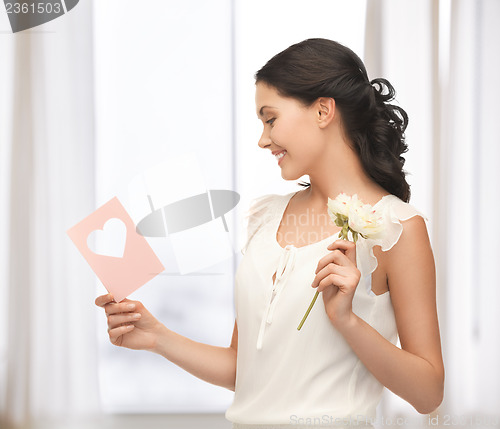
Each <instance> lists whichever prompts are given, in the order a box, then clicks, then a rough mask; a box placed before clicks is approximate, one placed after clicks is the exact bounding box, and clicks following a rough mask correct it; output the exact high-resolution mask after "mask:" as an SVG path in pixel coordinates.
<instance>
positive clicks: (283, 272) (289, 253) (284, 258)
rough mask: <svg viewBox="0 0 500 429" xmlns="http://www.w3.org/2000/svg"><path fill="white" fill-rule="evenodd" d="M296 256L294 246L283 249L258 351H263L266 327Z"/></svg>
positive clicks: (269, 295)
mask: <svg viewBox="0 0 500 429" xmlns="http://www.w3.org/2000/svg"><path fill="white" fill-rule="evenodd" d="M296 254H297V248H296V247H295V246H294V245H293V244H287V245H286V246H285V247H284V248H283V251H282V253H281V256H280V259H279V262H278V267H277V268H276V278H275V279H274V284H273V288H272V289H271V290H269V292H268V295H267V298H266V301H267V307H266V311H265V312H264V317H262V321H261V324H260V329H259V336H258V337H257V350H260V349H262V342H263V340H264V332H265V330H266V325H268V324H269V325H270V324H271V323H272V322H273V314H274V310H275V308H276V304H277V302H278V300H279V297H280V295H281V291H282V290H283V288H284V287H285V285H286V279H287V278H288V276H289V275H290V273H291V272H292V270H293V267H294V266H295V256H296Z"/></svg>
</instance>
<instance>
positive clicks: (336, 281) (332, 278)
mask: <svg viewBox="0 0 500 429" xmlns="http://www.w3.org/2000/svg"><path fill="white" fill-rule="evenodd" d="M332 285H333V286H337V287H338V288H339V289H344V288H345V287H346V278H345V277H343V276H340V275H338V274H329V275H328V276H326V277H325V278H324V279H323V280H321V281H320V282H319V284H318V292H323V291H324V290H325V289H326V288H327V287H329V286H332Z"/></svg>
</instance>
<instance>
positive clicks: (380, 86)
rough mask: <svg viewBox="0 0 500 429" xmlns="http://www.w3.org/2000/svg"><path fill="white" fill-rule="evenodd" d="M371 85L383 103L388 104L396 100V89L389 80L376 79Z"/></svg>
mask: <svg viewBox="0 0 500 429" xmlns="http://www.w3.org/2000/svg"><path fill="white" fill-rule="evenodd" d="M370 84H371V86H372V87H373V89H374V90H375V94H376V95H377V97H379V98H380V99H381V100H382V101H384V102H387V101H391V100H394V97H395V96H396V91H395V90H394V87H393V86H392V85H391V83H390V82H389V81H388V80H387V79H384V78H383V77H378V78H376V79H373V80H371V81H370Z"/></svg>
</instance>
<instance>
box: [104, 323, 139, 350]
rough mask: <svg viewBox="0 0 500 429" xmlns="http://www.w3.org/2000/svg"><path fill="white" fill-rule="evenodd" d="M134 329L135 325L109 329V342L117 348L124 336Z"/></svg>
mask: <svg viewBox="0 0 500 429" xmlns="http://www.w3.org/2000/svg"><path fill="white" fill-rule="evenodd" d="M134 328H135V326H134V325H124V326H118V327H117V328H113V329H109V330H108V335H109V341H111V343H112V344H114V345H116V346H119V345H121V343H122V335H124V334H127V333H128V332H130V331H132V330H133V329H134Z"/></svg>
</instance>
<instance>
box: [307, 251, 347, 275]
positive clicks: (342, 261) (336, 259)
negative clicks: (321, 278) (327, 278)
mask: <svg viewBox="0 0 500 429" xmlns="http://www.w3.org/2000/svg"><path fill="white" fill-rule="evenodd" d="M332 262H333V263H335V264H337V265H342V266H345V267H347V266H351V265H352V261H351V260H350V259H349V258H348V257H347V256H346V255H345V254H344V252H342V250H340V249H336V250H334V251H333V252H330V253H328V254H327V255H325V256H323V257H322V258H321V259H320V260H319V262H318V266H317V267H316V271H315V272H314V273H315V274H317V273H318V272H319V271H321V270H322V269H323V268H324V267H325V266H327V265H328V264H331V263H332Z"/></svg>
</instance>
